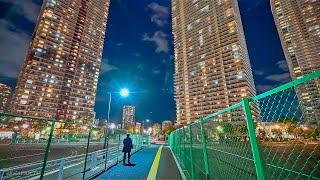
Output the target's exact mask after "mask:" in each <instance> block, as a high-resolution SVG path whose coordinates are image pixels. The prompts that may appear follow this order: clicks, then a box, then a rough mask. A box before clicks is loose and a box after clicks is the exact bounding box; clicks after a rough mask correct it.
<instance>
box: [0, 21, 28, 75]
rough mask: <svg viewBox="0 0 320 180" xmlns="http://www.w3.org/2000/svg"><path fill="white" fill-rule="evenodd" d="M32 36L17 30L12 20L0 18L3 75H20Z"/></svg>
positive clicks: (0, 61) (0, 67) (0, 69)
mask: <svg viewBox="0 0 320 180" xmlns="http://www.w3.org/2000/svg"><path fill="white" fill-rule="evenodd" d="M13 29H14V30H13ZM30 38H31V36H30V35H29V34H26V33H24V32H22V31H19V30H16V29H15V26H14V24H13V23H12V22H10V21H7V20H4V19H1V20H0V54H1V56H0V74H1V76H4V77H9V78H17V77H18V75H19V72H20V69H21V66H22V63H23V59H24V56H25V53H26V50H27V45H28V43H29V42H30Z"/></svg>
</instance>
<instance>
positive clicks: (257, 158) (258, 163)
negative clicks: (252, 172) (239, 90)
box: [242, 98, 266, 180]
mask: <svg viewBox="0 0 320 180" xmlns="http://www.w3.org/2000/svg"><path fill="white" fill-rule="evenodd" d="M242 102H243V108H244V113H245V116H246V121H247V126H248V134H249V140H250V144H251V150H252V154H253V159H254V164H255V168H256V173H257V177H258V179H259V180H265V179H266V176H265V171H264V168H263V164H262V157H261V154H260V148H259V145H258V141H257V138H256V134H255V129H254V122H253V118H252V113H251V108H250V104H249V98H243V101H242Z"/></svg>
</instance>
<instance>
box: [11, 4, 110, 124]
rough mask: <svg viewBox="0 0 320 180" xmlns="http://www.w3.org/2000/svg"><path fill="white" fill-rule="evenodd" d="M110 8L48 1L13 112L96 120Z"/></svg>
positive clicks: (47, 116) (18, 87)
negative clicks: (100, 73) (98, 88)
mask: <svg viewBox="0 0 320 180" xmlns="http://www.w3.org/2000/svg"><path fill="white" fill-rule="evenodd" d="M108 9H109V0H95V1H93V0H72V1H71V0H70V1H69V0H68V1H65V0H44V1H43V4H42V7H41V11H40V15H39V17H38V20H37V24H36V27H35V30H34V33H33V36H32V41H31V43H30V45H29V48H28V50H27V55H26V57H25V60H24V63H23V68H22V70H21V72H20V75H19V80H18V83H17V86H16V89H15V92H14V96H13V101H12V105H11V112H12V113H14V114H21V115H30V116H39V117H46V118H58V119H65V120H71V121H77V120H79V119H91V118H93V116H94V104H95V97H96V89H97V83H98V76H99V69H100V64H101V58H102V50H103V44H104V37H105V29H106V23H107V19H108ZM57 115H58V117H57Z"/></svg>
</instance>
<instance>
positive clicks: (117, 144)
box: [0, 113, 150, 180]
mask: <svg viewBox="0 0 320 180" xmlns="http://www.w3.org/2000/svg"><path fill="white" fill-rule="evenodd" d="M0 118H1V121H2V122H1V128H2V130H1V132H0V133H2V135H1V137H0V180H5V179H91V178H93V177H95V176H97V175H98V174H100V173H102V172H104V171H106V170H107V169H108V168H110V167H111V166H113V165H115V164H117V163H118V162H120V161H121V160H122V156H123V155H122V152H121V151H122V140H123V139H124V138H125V137H126V134H127V131H125V130H119V129H111V128H109V129H108V130H107V129H106V127H105V126H104V127H97V126H93V125H91V124H87V125H86V124H75V123H68V122H63V121H56V120H50V119H46V118H38V117H31V116H20V115H13V114H8V113H0ZM10 133H11V134H10ZM131 138H132V141H133V145H134V147H133V150H132V153H135V152H137V151H139V150H140V149H142V148H143V146H147V145H149V144H150V140H149V137H148V136H144V135H141V134H131ZM107 142H108V143H107ZM106 144H108V145H107V146H106Z"/></svg>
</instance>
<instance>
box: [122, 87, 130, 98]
mask: <svg viewBox="0 0 320 180" xmlns="http://www.w3.org/2000/svg"><path fill="white" fill-rule="evenodd" d="M120 96H122V97H128V96H129V90H128V89H127V88H122V89H121V90H120Z"/></svg>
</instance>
